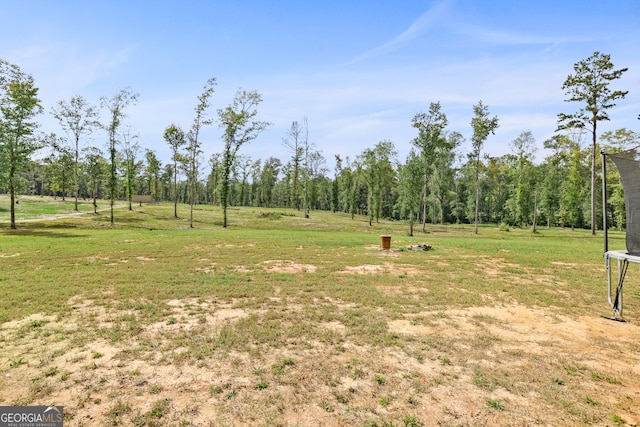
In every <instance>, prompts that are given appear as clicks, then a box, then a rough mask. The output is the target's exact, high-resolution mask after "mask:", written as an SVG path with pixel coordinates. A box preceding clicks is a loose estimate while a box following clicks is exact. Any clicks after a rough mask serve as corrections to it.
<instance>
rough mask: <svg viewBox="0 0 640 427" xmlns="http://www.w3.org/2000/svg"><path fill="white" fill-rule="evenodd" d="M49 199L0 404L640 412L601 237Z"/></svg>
mask: <svg viewBox="0 0 640 427" xmlns="http://www.w3.org/2000/svg"><path fill="white" fill-rule="evenodd" d="M5 202H6V199H2V198H0V215H2V216H3V217H2V218H0V221H4V220H6V219H8V213H7V212H6V203H5ZM54 203H55V202H53V201H50V200H46V199H42V200H40V201H38V200H35V201H33V205H32V208H31V209H32V211H33V212H35V210H36V209H40V210H43V211H44V212H46V215H47V216H48V218H49V219H46V220H38V214H37V213H31V214H29V213H28V212H24V213H23V214H22V215H24V216H22V217H21V216H20V215H19V216H18V218H19V219H21V218H23V219H29V221H25V222H19V223H18V230H9V229H8V223H7V222H0V227H2V228H1V231H0V290H1V292H2V299H1V300H0V322H1V324H0V328H1V329H0V345H1V346H2V348H3V351H2V353H1V354H0V371H2V374H3V375H2V379H0V404H1V405H13V404H21V405H40V404H41V405H50V404H57V405H63V406H64V407H65V425H67V424H68V425H185V426H186V425H303V426H304V425H354V426H364V425H367V426H374V425H378V426H383V425H396V426H402V425H487V426H489V425H534V424H541V425H592V424H599V425H624V424H625V423H626V424H633V423H638V422H640V410H639V409H638V408H640V371H638V366H640V360H638V358H640V352H639V351H638V350H640V329H639V328H637V327H636V325H637V324H638V322H639V321H640V291H639V289H638V286H637V283H638V271H637V268H636V267H637V266H632V267H631V268H630V271H629V274H628V279H627V285H626V290H625V300H624V304H625V305H624V308H625V311H624V317H625V319H626V320H627V321H628V322H626V323H621V322H613V321H610V320H606V319H604V318H602V317H601V315H610V314H611V310H610V308H609V306H608V304H607V296H606V275H605V269H604V262H603V257H602V251H603V242H602V234H601V233H599V235H598V236H596V237H592V236H590V235H589V232H588V231H587V230H573V231H572V230H569V229H552V230H547V229H545V228H539V232H538V233H536V234H533V233H532V232H531V230H530V229H518V228H511V229H510V230H508V231H505V230H500V229H499V228H498V227H495V226H484V227H481V228H480V233H479V235H477V236H476V235H474V234H473V227H471V226H465V225H446V226H440V225H431V224H428V225H427V233H426V234H423V233H421V232H419V230H420V227H417V230H418V231H417V232H416V233H415V236H414V237H409V236H408V235H407V231H408V226H407V224H404V223H400V222H392V221H381V222H380V223H377V224H374V225H373V226H372V227H370V226H369V225H368V220H367V218H365V217H361V216H356V217H355V218H354V219H352V218H351V216H350V215H347V214H342V213H330V212H315V211H313V212H311V218H310V219H305V218H304V217H303V215H302V213H301V212H298V211H295V210H286V209H266V208H262V209H259V208H240V209H236V208H232V209H230V211H229V224H230V226H229V228H227V229H223V228H222V227H221V222H222V212H221V210H220V209H219V208H217V207H210V206H196V207H195V211H194V219H195V222H194V228H191V227H190V226H189V221H188V220H187V219H186V218H188V217H189V211H188V206H184V205H180V206H179V214H180V217H181V218H180V219H174V218H172V216H173V205H171V204H157V205H143V206H142V207H140V206H134V209H133V211H128V210H127V209H126V208H118V209H117V210H116V212H115V219H116V220H115V224H114V225H111V224H110V223H109V215H108V211H101V212H100V214H99V215H93V214H91V213H89V212H85V213H82V214H80V215H72V214H70V213H69V207H68V206H64V207H61V208H55V207H52V205H53V204H54ZM84 203H87V204H88V205H86V206H88V207H89V208H88V209H83V210H87V211H91V210H92V206H91V205H90V203H89V202H84ZM42 205H47V206H48V207H47V208H45V207H44V206H42ZM28 206H29V205H28V204H27V203H26V202H25V201H23V202H21V205H20V208H22V209H24V210H25V211H29V209H30V208H29V207H28ZM86 206H85V208H86ZM105 207H108V206H107V205H106V204H105V203H104V202H102V203H101V206H100V208H101V209H104V208H105ZM20 208H19V209H20ZM71 209H72V207H71ZM4 216H6V218H4ZM57 216H59V218H56V217H57ZM50 218H54V219H50ZM382 234H385V235H386V234H388V235H391V236H392V243H391V246H392V247H391V250H390V251H382V250H380V235H382ZM422 243H426V244H429V245H431V246H432V247H433V249H432V250H430V251H413V250H409V249H408V247H409V246H410V245H416V244H422ZM610 247H611V248H612V249H622V248H624V233H620V232H612V233H611V236H610Z"/></svg>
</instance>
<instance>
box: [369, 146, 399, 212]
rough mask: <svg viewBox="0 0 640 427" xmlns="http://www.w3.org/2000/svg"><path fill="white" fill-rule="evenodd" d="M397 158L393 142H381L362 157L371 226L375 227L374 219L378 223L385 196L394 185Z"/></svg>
mask: <svg viewBox="0 0 640 427" xmlns="http://www.w3.org/2000/svg"><path fill="white" fill-rule="evenodd" d="M396 156H397V151H396V149H395V147H394V145H393V142H391V141H380V142H379V143H378V144H376V146H375V147H374V148H373V149H369V148H368V149H366V150H364V151H363V153H362V155H361V159H360V161H361V163H362V165H363V169H362V173H363V176H364V180H365V183H366V185H367V212H368V214H369V225H373V219H374V218H375V219H376V222H378V220H379V218H380V213H381V210H382V204H383V199H384V196H385V195H386V194H388V193H389V191H390V187H391V185H392V184H393V183H394V178H395V168H394V166H393V164H394V162H395V157H396Z"/></svg>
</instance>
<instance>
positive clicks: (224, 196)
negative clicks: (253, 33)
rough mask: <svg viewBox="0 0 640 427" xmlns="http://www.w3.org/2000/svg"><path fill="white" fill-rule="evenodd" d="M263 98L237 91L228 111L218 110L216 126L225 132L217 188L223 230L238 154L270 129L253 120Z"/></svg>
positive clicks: (255, 93)
mask: <svg viewBox="0 0 640 427" xmlns="http://www.w3.org/2000/svg"><path fill="white" fill-rule="evenodd" d="M261 102H262V96H261V95H260V94H259V93H258V92H257V91H251V92H247V91H245V90H238V92H237V93H236V96H235V98H234V100H233V102H232V103H231V105H229V106H228V107H226V108H224V109H220V110H218V122H219V126H220V127H221V128H222V129H224V134H223V137H222V140H223V142H224V150H223V152H222V175H221V178H222V182H221V185H220V202H221V204H222V209H223V220H222V226H223V227H224V228H226V227H227V207H228V204H229V191H230V177H231V171H232V168H233V165H234V162H235V161H236V155H237V153H238V150H239V149H240V147H241V146H243V145H244V144H247V143H249V142H251V141H252V140H254V139H256V138H257V137H258V135H259V134H260V133H262V131H264V130H265V129H266V128H267V127H269V125H270V123H269V122H263V121H259V120H257V119H256V116H257V115H258V110H257V107H258V105H260V103H261Z"/></svg>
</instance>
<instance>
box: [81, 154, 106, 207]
mask: <svg viewBox="0 0 640 427" xmlns="http://www.w3.org/2000/svg"><path fill="white" fill-rule="evenodd" d="M83 153H84V162H83V165H84V172H85V174H86V175H87V182H88V187H89V194H90V195H91V199H92V200H93V213H94V214H96V215H97V214H98V194H99V193H100V189H101V187H102V184H103V181H104V174H105V171H106V170H107V161H106V160H105V158H104V155H103V153H102V151H100V149H99V148H97V147H86V148H84V149H83Z"/></svg>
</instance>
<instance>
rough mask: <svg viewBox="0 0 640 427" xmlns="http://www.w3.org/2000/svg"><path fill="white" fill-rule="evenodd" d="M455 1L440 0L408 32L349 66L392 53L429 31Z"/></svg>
mask: <svg viewBox="0 0 640 427" xmlns="http://www.w3.org/2000/svg"><path fill="white" fill-rule="evenodd" d="M451 3H453V0H440V1H439V2H437V3H436V4H435V5H433V7H431V8H430V9H429V10H427V11H426V12H424V13H423V14H422V15H420V17H419V18H418V19H417V20H416V21H414V22H413V23H412V24H411V25H410V26H409V27H408V28H407V29H406V30H404V31H403V32H402V33H400V34H399V35H397V36H396V37H394V38H392V39H391V40H389V41H388V42H386V43H383V44H382V45H380V46H378V47H376V48H374V49H371V50H369V51H367V52H365V53H363V54H361V55H359V56H357V57H356V58H354V59H352V60H351V61H349V62H348V65H352V64H355V63H357V62H360V61H363V60H366V59H369V58H374V57H376V56H381V55H384V54H387V53H390V52H392V51H394V50H396V49H398V48H400V47H402V46H404V45H406V44H407V43H408V42H409V41H411V40H413V39H415V38H416V37H418V36H420V35H421V34H423V33H425V32H426V31H427V30H429V29H430V28H431V27H433V25H434V24H435V23H437V22H438V20H440V19H441V18H442V16H443V15H444V14H445V13H446V12H447V11H448V10H449V8H450V5H451Z"/></svg>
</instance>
